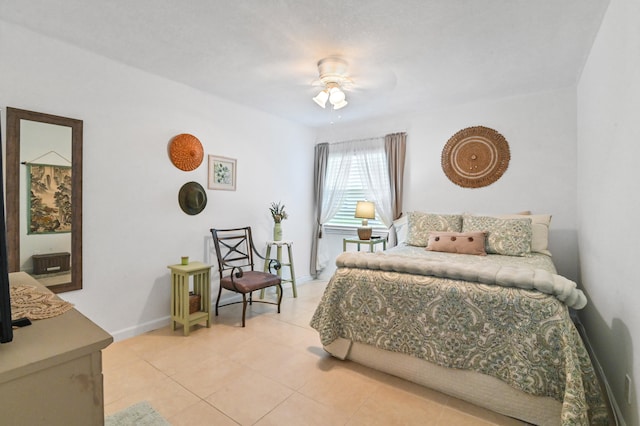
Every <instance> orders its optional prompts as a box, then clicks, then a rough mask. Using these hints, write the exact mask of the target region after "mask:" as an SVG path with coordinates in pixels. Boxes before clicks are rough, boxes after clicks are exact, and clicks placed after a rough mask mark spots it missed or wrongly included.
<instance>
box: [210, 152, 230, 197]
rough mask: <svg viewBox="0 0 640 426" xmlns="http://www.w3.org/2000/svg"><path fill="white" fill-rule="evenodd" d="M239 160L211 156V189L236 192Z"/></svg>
mask: <svg viewBox="0 0 640 426" xmlns="http://www.w3.org/2000/svg"><path fill="white" fill-rule="evenodd" d="M237 163H238V162H237V160H236V159H235V158H228V157H220V156H218V155H209V179H208V185H207V186H208V188H209V189H222V190H226V191H235V190H236V175H237V171H236V169H237Z"/></svg>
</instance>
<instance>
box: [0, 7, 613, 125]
mask: <svg viewBox="0 0 640 426" xmlns="http://www.w3.org/2000/svg"><path fill="white" fill-rule="evenodd" d="M608 3H609V0H342V1H338V0H333V1H329V0H315V1H307V0H236V1H234V0H225V1H223V0H188V1H176V0H135V1H134V0H109V1H98V0H20V1H16V0H0V19H2V20H5V21H7V22H11V23H14V24H18V25H22V26H24V27H27V28H29V29H31V30H33V31H35V32H38V33H41V34H44V35H47V36H50V37H53V38H56V39H60V40H63V41H65V42H67V43H70V44H72V45H76V46H79V47H81V48H84V49H86V50H89V51H92V52H95V53H97V54H99V55H102V56H105V57H108V58H111V59H114V60H116V61H119V62H122V63H125V64H128V65H131V66H133V67H136V68H139V69H142V70H145V71H147V72H150V73H153V74H157V75H160V76H164V77H166V78H169V79H171V80H175V81H178V82H182V83H184V84H185V85H188V86H191V87H193V88H196V89H199V90H202V91H204V92H209V93H212V94H215V95H217V96H220V97H223V98H226V99H229V100H232V101H235V102H238V103H240V104H245V105H248V106H251V107H254V108H257V109H260V110H263V111H267V112H269V113H272V114H275V115H278V116H282V117H285V118H287V119H290V120H293V121H296V122H299V123H302V124H305V125H308V126H314V127H315V126H324V125H327V124H329V122H331V121H337V120H341V121H353V120H360V119H365V118H371V117H377V116H387V115H394V114H402V113H405V112H410V111H416V110H424V109H429V108H435V107H441V106H448V105H453V104H460V103H467V102H473V101H475V100H478V99H482V98H501V97H505V96H513V95H517V94H522V93H531V92H536V91H540V90H551V89H557V88H563V87H570V86H573V85H575V84H576V83H577V80H578V78H579V75H580V72H581V70H582V67H583V66H584V63H585V60H586V58H587V55H588V53H589V49H590V48H591V44H592V42H593V40H594V38H595V35H596V33H597V31H598V28H599V26H600V22H601V21H602V18H603V15H604V13H605V10H606V7H607V5H608ZM330 55H338V56H341V57H343V58H345V59H346V60H347V61H348V62H349V75H350V77H351V78H352V79H353V81H354V87H353V89H352V90H351V91H349V92H347V100H348V101H349V105H348V106H347V107H345V108H343V109H341V110H339V111H332V110H330V109H329V108H327V109H326V110H322V109H321V108H320V107H318V106H317V105H316V104H315V103H313V102H312V101H311V98H312V97H313V96H314V95H315V92H316V91H317V90H316V89H314V88H312V86H311V82H312V81H313V80H314V79H317V77H318V71H317V67H316V63H317V61H318V60H319V59H322V58H324V57H326V56H330ZM5 66H7V64H5Z"/></svg>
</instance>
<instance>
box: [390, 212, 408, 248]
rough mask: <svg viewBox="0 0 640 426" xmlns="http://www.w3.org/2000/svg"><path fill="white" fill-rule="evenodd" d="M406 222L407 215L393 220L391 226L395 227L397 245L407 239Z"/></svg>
mask: <svg viewBox="0 0 640 426" xmlns="http://www.w3.org/2000/svg"><path fill="white" fill-rule="evenodd" d="M408 223H409V221H408V219H407V215H404V216H401V217H400V218H399V219H396V220H394V221H393V227H394V228H396V240H397V244H398V245H400V244H402V243H404V242H406V241H407V233H408V228H409V226H408Z"/></svg>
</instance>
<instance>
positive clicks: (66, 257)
mask: <svg viewBox="0 0 640 426" xmlns="http://www.w3.org/2000/svg"><path fill="white" fill-rule="evenodd" d="M82 126H83V123H82V120H77V119H73V118H66V117H59V116H56V115H51V114H43V113H39V112H34V111H26V110H21V109H17V108H10V107H9V108H7V152H6V161H7V163H6V171H7V172H6V179H5V184H6V194H7V195H6V197H7V204H6V213H7V248H8V261H9V271H10V272H16V271H25V272H27V273H29V274H32V275H33V276H34V277H35V278H36V279H37V280H38V281H39V282H41V283H42V284H43V285H45V286H46V287H48V288H49V289H50V290H51V291H53V292H54V293H62V292H65V291H71V290H79V289H81V288H82V131H83V130H82Z"/></svg>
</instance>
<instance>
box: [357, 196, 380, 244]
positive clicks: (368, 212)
mask: <svg viewBox="0 0 640 426" xmlns="http://www.w3.org/2000/svg"><path fill="white" fill-rule="evenodd" d="M354 217H357V218H359V219H362V226H361V227H359V228H358V238H359V239H361V240H369V239H371V232H372V229H371V227H370V226H369V219H375V217H376V208H375V206H374V204H373V202H371V201H358V203H357V204H356V214H355V216H354Z"/></svg>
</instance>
